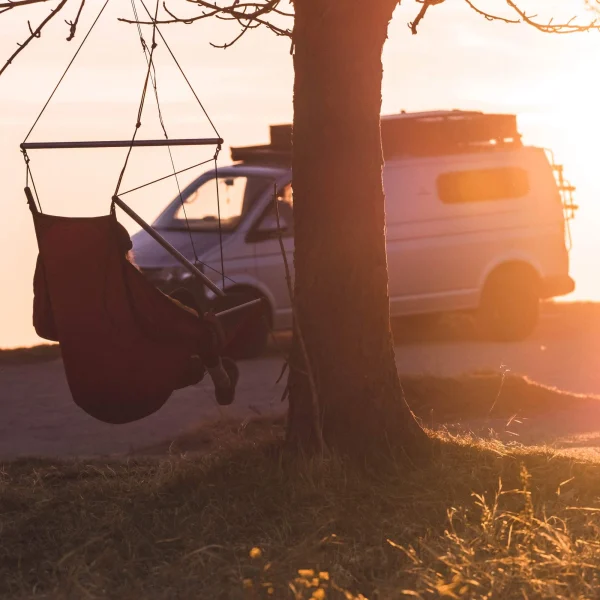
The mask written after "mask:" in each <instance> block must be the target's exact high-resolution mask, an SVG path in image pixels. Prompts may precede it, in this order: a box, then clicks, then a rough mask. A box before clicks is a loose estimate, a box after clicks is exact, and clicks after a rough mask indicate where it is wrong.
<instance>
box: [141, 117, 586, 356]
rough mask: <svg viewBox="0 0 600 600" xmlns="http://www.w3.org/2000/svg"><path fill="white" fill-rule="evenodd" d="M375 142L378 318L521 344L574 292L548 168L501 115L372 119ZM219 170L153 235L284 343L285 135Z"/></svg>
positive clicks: (252, 342) (147, 244)
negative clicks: (260, 303)
mask: <svg viewBox="0 0 600 600" xmlns="http://www.w3.org/2000/svg"><path fill="white" fill-rule="evenodd" d="M382 140H383V150H384V157H385V167H384V173H383V180H384V188H385V193H386V223H387V234H386V235H387V246H388V269H389V294H390V304H391V314H392V316H393V317H399V316H405V315H428V314H432V315H433V314H440V313H445V312H449V311H477V313H478V316H479V320H480V323H481V325H482V327H483V328H484V329H485V330H487V332H488V334H489V335H490V336H491V337H493V338H495V339H498V340H505V341H510V340H519V339H522V338H524V337H526V336H527V335H529V334H530V333H531V332H532V331H533V329H534V328H535V326H536V322H537V318H538V306H539V301H540V300H541V299H545V298H551V297H555V296H561V295H565V294H568V293H570V292H571V291H573V289H574V287H575V286H574V282H573V280H572V279H571V277H570V276H569V256H568V250H567V245H566V241H565V240H566V233H567V231H568V219H569V218H571V217H572V215H573V211H574V209H575V208H576V207H575V206H574V205H573V203H572V195H571V193H572V190H573V188H572V187H571V186H569V185H568V184H567V183H566V182H565V181H564V180H563V178H562V168H561V167H559V166H555V165H554V164H553V160H552V159H549V157H548V154H547V152H546V151H544V150H543V149H540V148H535V147H528V146H524V145H523V144H522V143H521V139H520V136H519V134H518V132H517V128H516V118H515V116H514V115H486V114H483V113H479V112H465V111H442V112H430V113H401V114H400V115H393V116H389V117H383V118H382ZM232 158H233V160H234V161H236V163H237V164H234V165H233V166H230V167H225V168H219V170H218V181H217V182H215V173H214V171H210V172H207V173H205V174H203V175H202V176H200V177H199V178H198V179H196V180H195V181H193V182H192V183H191V184H190V185H189V186H188V187H187V188H186V189H185V190H184V191H183V193H182V198H183V200H184V204H183V206H182V204H181V201H180V199H179V198H177V199H175V200H174V201H172V202H171V203H170V204H169V206H168V207H167V208H166V210H165V211H164V212H163V213H162V214H161V215H160V217H159V218H158V219H157V220H156V222H155V223H154V227H155V228H156V229H157V230H158V231H159V232H160V233H161V234H162V235H163V236H164V237H165V238H166V239H167V240H168V241H169V242H170V243H172V244H173V245H174V246H175V247H176V248H177V249H178V250H179V251H181V252H182V253H183V254H184V255H185V256H186V257H187V258H189V259H190V260H194V259H195V255H197V257H198V259H199V261H200V263H201V264H202V265H203V266H202V268H203V270H204V272H205V273H206V274H207V275H209V276H210V277H211V279H213V280H214V281H215V283H217V284H218V285H220V286H223V285H224V287H225V289H226V290H227V291H228V292H229V293H230V294H231V297H232V298H235V297H238V296H237V295H238V294H241V295H242V296H244V299H246V298H247V297H262V298H264V299H265V300H266V305H267V306H268V307H269V309H268V315H267V316H268V321H269V323H270V324H271V326H272V327H273V328H274V329H275V330H280V329H288V328H290V327H291V322H292V312H291V307H290V300H289V297H288V291H287V287H286V280H285V271H284V265H283V259H282V255H281V250H280V245H279V239H278V230H277V222H276V218H275V211H274V202H273V198H274V186H275V187H276V189H277V198H278V205H279V213H280V219H281V228H282V233H283V240H284V245H285V249H286V252H287V253H288V262H289V265H290V268H292V269H293V249H294V237H293V235H294V231H293V194H292V184H291V181H292V172H291V168H290V166H289V165H290V158H291V127H290V126H274V127H271V144H269V145H266V146H255V147H250V148H234V149H232ZM216 185H218V187H219V192H220V193H219V196H220V209H221V228H220V231H219V221H218V218H217V213H218V207H217V202H216V192H215V189H216ZM188 227H189V229H188ZM190 232H191V235H190ZM220 240H221V241H222V245H221V243H220ZM192 246H193V247H192ZM221 247H222V252H223V257H222V259H221ZM134 253H135V257H136V261H137V263H138V265H139V266H140V268H141V269H142V270H143V271H144V272H145V273H146V275H147V276H148V277H149V278H150V279H152V280H153V281H154V282H155V283H156V284H157V285H158V286H159V287H161V288H162V289H164V290H165V291H167V292H168V291H170V290H172V289H173V288H174V287H178V286H186V285H191V278H190V276H189V274H188V273H187V272H186V271H185V270H183V269H182V268H181V267H180V266H179V265H178V264H177V263H175V262H174V261H173V259H172V258H171V257H170V255H169V254H167V253H166V252H165V251H164V250H163V249H162V248H161V247H160V246H158V245H156V244H155V242H154V241H153V240H152V239H150V238H149V236H148V235H147V234H146V233H145V232H143V231H142V232H140V233H138V234H136V235H135V236H134ZM221 260H222V262H223V266H224V270H225V276H226V277H225V278H223V277H222V276H221V275H220V274H219V272H220V271H221ZM204 294H205V300H206V301H207V302H211V301H214V296H212V295H211V294H210V293H207V292H204ZM267 336H268V332H267V329H266V327H265V326H264V325H262V324H257V325H256V326H255V327H254V328H253V331H252V332H251V335H247V336H245V343H244V347H241V348H239V349H238V355H240V356H255V355H258V354H260V352H262V350H263V348H264V346H265V344H266V342H267Z"/></svg>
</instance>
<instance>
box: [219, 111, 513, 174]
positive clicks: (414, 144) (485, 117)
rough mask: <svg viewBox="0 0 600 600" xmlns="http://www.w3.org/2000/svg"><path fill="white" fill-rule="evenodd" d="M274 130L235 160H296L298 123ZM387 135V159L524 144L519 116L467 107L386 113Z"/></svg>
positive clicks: (384, 138)
mask: <svg viewBox="0 0 600 600" xmlns="http://www.w3.org/2000/svg"><path fill="white" fill-rule="evenodd" d="M270 133H271V142H270V144H266V145H262V146H246V147H241V148H232V149H231V158H232V160H233V161H234V162H238V161H243V162H246V163H260V164H265V163H267V164H277V165H282V164H283V165H290V164H291V159H292V126H291V125H290V124H285V125H271V126H270ZM381 140H382V145H383V155H384V157H385V158H386V159H392V158H402V157H425V156H441V155H445V154H459V153H465V152H489V151H497V150H501V149H506V148H510V147H519V146H521V145H522V142H521V135H520V134H519V131H518V129H517V117H516V115H507V114H486V113H483V112H480V111H465V110H438V111H426V112H413V113H410V112H404V111H402V112H400V113H398V114H394V115H383V116H382V117H381Z"/></svg>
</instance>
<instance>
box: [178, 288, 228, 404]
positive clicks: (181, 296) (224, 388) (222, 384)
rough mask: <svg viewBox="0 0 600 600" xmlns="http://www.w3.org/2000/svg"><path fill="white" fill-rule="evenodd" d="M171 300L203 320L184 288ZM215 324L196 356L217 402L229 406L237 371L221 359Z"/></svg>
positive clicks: (224, 359)
mask: <svg viewBox="0 0 600 600" xmlns="http://www.w3.org/2000/svg"><path fill="white" fill-rule="evenodd" d="M169 296H170V297H171V298H173V299H174V300H177V301H178V302H181V304H184V305H185V306H187V307H188V308H191V309H192V310H194V311H196V313H197V314H198V316H199V317H200V318H203V316H202V312H201V310H200V307H199V306H198V303H197V302H196V298H195V297H194V294H192V292H190V290H188V289H186V288H178V289H176V290H175V291H174V292H172V293H171V294H169ZM217 327H218V324H217V323H213V324H211V325H210V326H209V330H210V331H211V333H212V334H213V335H212V336H211V339H210V340H208V341H207V340H204V342H203V343H202V344H200V345H198V349H197V351H198V356H199V357H200V360H201V361H202V363H203V364H204V366H205V367H206V370H207V371H208V373H209V375H210V378H211V379H212V382H213V384H214V386H215V395H216V398H217V402H218V403H219V404H222V405H227V404H231V403H232V402H233V400H234V396H235V387H236V385H237V381H238V379H239V370H238V368H237V365H236V364H235V363H234V362H233V361H232V360H230V359H227V358H221V356H220V354H219V351H218V348H219V346H220V344H219V339H218V333H217Z"/></svg>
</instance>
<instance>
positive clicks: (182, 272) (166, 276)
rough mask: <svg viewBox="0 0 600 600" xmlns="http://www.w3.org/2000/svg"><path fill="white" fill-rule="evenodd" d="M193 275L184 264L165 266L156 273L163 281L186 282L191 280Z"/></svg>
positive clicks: (158, 278)
mask: <svg viewBox="0 0 600 600" xmlns="http://www.w3.org/2000/svg"><path fill="white" fill-rule="evenodd" d="M192 277H193V275H192V274H191V273H190V272H189V271H188V270H187V269H186V268H185V267H182V266H179V265H178V266H176V267H165V268H164V269H161V270H160V271H159V272H158V273H157V274H156V279H157V280H159V281H161V282H163V283H184V282H185V281H188V280H190V279H191V278H192Z"/></svg>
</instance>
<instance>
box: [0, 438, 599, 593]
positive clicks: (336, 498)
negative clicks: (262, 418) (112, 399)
mask: <svg viewBox="0 0 600 600" xmlns="http://www.w3.org/2000/svg"><path fill="white" fill-rule="evenodd" d="M442 442H443V443H442V450H441V454H440V456H439V458H438V459H437V460H436V462H435V463H434V464H432V465H431V466H430V467H428V468H427V469H423V470H410V469H407V468H405V467H403V466H400V465H398V466H396V467H395V468H393V469H391V470H389V471H387V472H386V473H385V474H378V475H376V474H374V473H365V472H361V471H359V470H353V469H350V468H348V467H345V466H344V465H342V464H341V463H340V462H339V461H336V460H328V461H325V462H319V461H309V460H301V461H298V462H296V463H294V464H292V463H287V462H286V461H283V460H282V459H281V457H280V455H279V453H278V451H277V448H278V444H277V440H273V439H272V440H269V439H268V438H267V437H266V436H265V437H263V439H262V441H261V442H260V443H259V444H255V443H252V441H250V440H246V441H245V442H242V443H238V444H234V443H233V441H232V443H231V444H230V445H229V447H222V448H221V449H220V450H219V451H217V452H210V453H208V454H204V455H202V456H198V457H195V458H193V459H190V458H186V457H185V456H178V457H175V456H170V457H163V458H161V459H143V460H129V461H127V462H111V463H108V464H107V463H100V462H85V463H51V462H47V461H36V460H27V461H17V462H13V463H9V464H6V465H4V467H3V469H2V471H1V476H0V595H1V596H2V597H4V598H11V599H16V598H30V597H45V598H88V597H89V598H107V597H110V598H150V599H155V598H169V599H171V598H200V599H207V600H209V599H210V600H212V599H237V598H240V599H241V598H268V597H273V598H281V599H287V598H299V599H305V598H315V599H321V598H359V597H361V596H360V594H363V595H364V597H366V598H369V599H371V600H372V599H374V598H379V599H394V598H404V597H409V598H457V597H462V598H499V599H502V600H511V599H513V598H515V599H516V598H519V599H523V598H530V599H533V598H573V599H575V598H596V597H600V591H597V590H598V583H599V582H598V577H599V575H600V561H599V559H600V543H599V542H598V541H597V540H598V534H599V533H600V504H599V503H598V498H599V497H600V465H598V464H593V463H581V462H573V461H571V460H568V459H565V458H561V457H558V456H556V455H554V454H552V453H550V452H548V451H544V450H542V449H538V450H532V451H529V452H525V451H523V450H521V451H517V450H511V451H510V452H509V451H507V450H506V449H505V448H504V447H503V446H501V445H500V444H499V443H489V444H487V445H482V444H478V443H476V442H474V441H472V440H469V439H466V438H458V439H457V438H449V437H446V438H443V439H442ZM299 570H301V571H302V572H301V573H299ZM342 590H347V591H342Z"/></svg>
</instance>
